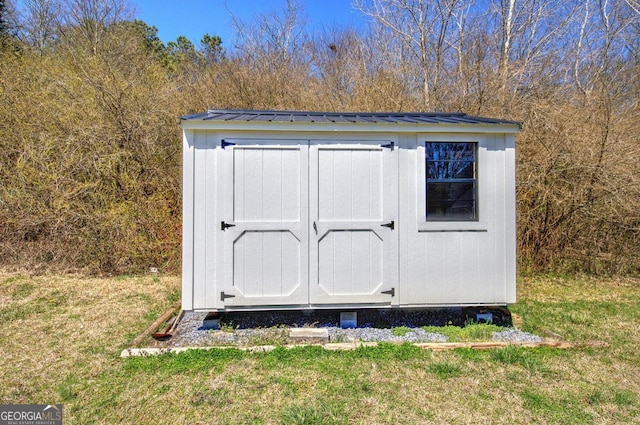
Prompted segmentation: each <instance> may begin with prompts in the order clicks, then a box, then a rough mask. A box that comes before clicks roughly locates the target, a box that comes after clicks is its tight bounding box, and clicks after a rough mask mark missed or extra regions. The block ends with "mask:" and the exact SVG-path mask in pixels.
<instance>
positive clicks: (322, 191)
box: [317, 149, 335, 220]
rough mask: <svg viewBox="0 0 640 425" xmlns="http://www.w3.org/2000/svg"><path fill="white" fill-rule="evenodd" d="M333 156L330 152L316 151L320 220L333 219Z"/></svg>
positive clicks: (324, 150)
mask: <svg viewBox="0 0 640 425" xmlns="http://www.w3.org/2000/svg"><path fill="white" fill-rule="evenodd" d="M333 156H334V155H333V151H332V150H326V149H318V164H317V165H318V179H319V181H318V199H319V201H318V217H319V219H320V220H333V219H334V218H335V208H334V199H333V197H334V180H335V176H334V165H335V164H334V162H333Z"/></svg>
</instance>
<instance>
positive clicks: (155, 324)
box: [129, 307, 176, 347]
mask: <svg viewBox="0 0 640 425" xmlns="http://www.w3.org/2000/svg"><path fill="white" fill-rule="evenodd" d="M175 311H176V307H171V308H170V309H169V310H167V311H165V312H164V313H163V314H162V315H161V316H160V317H158V319H156V321H155V322H153V323H152V324H151V325H149V327H148V328H147V329H145V330H144V331H143V332H142V333H141V334H140V335H138V336H137V337H136V338H135V339H134V340H133V341H131V344H129V347H133V346H134V345H138V344H140V343H141V342H142V341H144V339H145V338H146V337H148V336H149V335H151V334H152V333H153V331H155V330H156V329H158V327H159V326H160V325H161V324H162V323H163V322H166V321H167V320H169V319H170V318H171V316H172V315H173V313H174V312H175Z"/></svg>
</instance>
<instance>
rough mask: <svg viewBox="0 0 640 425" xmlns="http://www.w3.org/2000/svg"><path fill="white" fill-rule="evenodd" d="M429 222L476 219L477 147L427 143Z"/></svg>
mask: <svg viewBox="0 0 640 425" xmlns="http://www.w3.org/2000/svg"><path fill="white" fill-rule="evenodd" d="M425 152H426V170H427V173H426V174H427V175H426V177H427V178H426V184H427V191H426V195H427V199H426V203H427V217H426V219H427V220H428V221H472V220H477V177H476V173H477V171H476V163H477V161H476V156H477V144H476V143H473V142H464V143H461V142H426V143H425Z"/></svg>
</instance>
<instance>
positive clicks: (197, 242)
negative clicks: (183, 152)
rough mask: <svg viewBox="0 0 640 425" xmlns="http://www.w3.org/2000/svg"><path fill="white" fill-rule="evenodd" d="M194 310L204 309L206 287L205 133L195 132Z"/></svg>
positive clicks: (205, 305)
mask: <svg viewBox="0 0 640 425" xmlns="http://www.w3.org/2000/svg"><path fill="white" fill-rule="evenodd" d="M194 142H195V143H194V145H195V146H194V147H195V158H194V159H195V160H194V188H195V190H194V203H193V204H194V214H193V215H194V229H195V232H194V246H193V248H194V253H193V266H194V293H193V301H194V303H193V304H194V308H196V309H198V308H206V307H207V304H206V300H207V299H206V297H207V293H206V285H207V274H206V268H207V244H206V235H207V234H206V229H207V208H206V207H207V204H206V200H207V187H206V177H207V176H206V172H207V149H206V148H207V132H206V131H197V132H196V133H195V138H194Z"/></svg>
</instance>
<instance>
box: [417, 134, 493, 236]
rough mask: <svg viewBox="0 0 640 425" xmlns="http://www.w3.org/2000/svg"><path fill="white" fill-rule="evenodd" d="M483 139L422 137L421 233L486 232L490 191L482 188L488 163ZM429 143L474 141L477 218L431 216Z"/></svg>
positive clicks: (419, 155) (419, 181)
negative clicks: (485, 162)
mask: <svg viewBox="0 0 640 425" xmlns="http://www.w3.org/2000/svg"><path fill="white" fill-rule="evenodd" d="M480 139H481V138H478V137H477V136H476V137H474V138H470V137H460V138H457V137H455V138H454V137H448V138H440V137H428V138H426V137H420V136H418V140H417V141H418V144H417V173H416V178H417V182H416V183H417V204H418V208H417V213H418V216H417V224H418V231H419V232H447V231H452V232H456V231H471V232H486V231H487V228H488V225H487V221H486V214H484V207H483V206H484V205H485V201H486V199H484V198H485V197H486V195H487V194H486V193H484V192H483V190H482V187H483V185H482V175H483V170H482V168H483V167H484V166H485V164H484V154H483V151H484V150H485V149H486V147H485V144H484V143H483V141H482V140H480ZM427 143H473V144H474V145H475V170H474V171H475V173H474V174H475V214H476V218H475V219H464V220H456V219H452V220H449V219H439V220H429V219H427V165H426V163H427V158H426V153H427V148H426V146H427Z"/></svg>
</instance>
